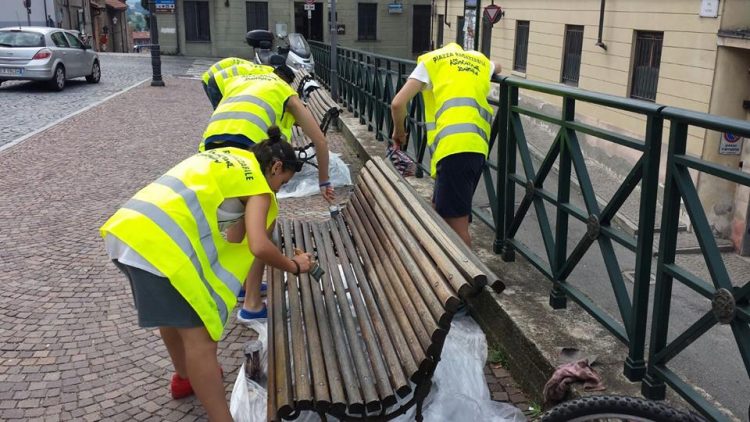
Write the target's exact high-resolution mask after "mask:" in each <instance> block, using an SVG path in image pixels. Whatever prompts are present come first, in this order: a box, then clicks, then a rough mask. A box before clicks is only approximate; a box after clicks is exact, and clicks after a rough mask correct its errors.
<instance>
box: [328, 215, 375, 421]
mask: <svg viewBox="0 0 750 422" xmlns="http://www.w3.org/2000/svg"><path fill="white" fill-rule="evenodd" d="M319 228H320V230H321V232H322V240H323V247H324V248H325V251H326V261H325V262H324V263H325V264H326V266H327V267H328V271H329V274H330V276H331V277H330V279H331V280H332V282H333V288H334V292H335V297H336V302H337V304H338V307H339V312H338V314H339V315H340V316H341V317H342V320H343V326H344V333H345V334H346V337H345V341H346V344H347V346H348V347H347V348H348V349H349V353H350V355H351V357H352V360H353V363H354V371H355V375H356V376H357V379H358V381H359V386H360V389H361V392H362V393H363V395H364V402H365V407H366V408H367V410H369V411H376V410H379V409H380V404H379V402H380V400H379V397H378V393H377V391H376V390H375V377H374V376H373V373H372V369H371V368H370V364H369V363H368V361H367V358H366V357H365V352H364V350H363V349H362V342H361V341H360V338H359V336H360V334H358V333H357V323H356V322H355V315H354V313H353V312H352V308H351V305H350V304H349V300H348V298H347V290H348V291H349V293H350V294H349V296H351V297H352V301H353V300H354V298H353V296H354V295H353V294H351V285H352V284H356V280H354V279H349V280H347V283H346V286H345V285H344V280H343V279H342V277H341V269H343V265H344V262H340V261H339V260H338V259H337V258H336V254H335V252H334V248H333V240H332V239H331V236H330V234H331V233H330V230H331V228H330V225H329V224H327V223H322V224H320V226H319ZM347 286H349V289H347ZM328 305H329V306H335V304H328ZM357 317H359V316H357ZM368 334H369V335H371V334H372V333H366V332H364V331H363V332H361V335H362V336H363V337H364V336H366V335H368Z"/></svg>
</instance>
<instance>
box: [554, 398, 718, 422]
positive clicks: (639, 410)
mask: <svg viewBox="0 0 750 422" xmlns="http://www.w3.org/2000/svg"><path fill="white" fill-rule="evenodd" d="M597 420H605V421H606V420H626V421H638V422H706V420H705V419H703V418H702V417H700V416H698V415H696V414H694V413H686V412H683V411H681V410H678V409H675V408H673V407H672V406H670V405H668V404H666V403H663V402H655V401H651V400H645V399H641V398H637V397H627V396H590V397H583V398H579V399H575V400H571V401H567V402H564V403H561V404H559V405H557V406H555V407H553V408H552V409H550V410H548V411H547V412H545V413H544V414H543V415H542V417H541V421H542V422H589V421H597Z"/></svg>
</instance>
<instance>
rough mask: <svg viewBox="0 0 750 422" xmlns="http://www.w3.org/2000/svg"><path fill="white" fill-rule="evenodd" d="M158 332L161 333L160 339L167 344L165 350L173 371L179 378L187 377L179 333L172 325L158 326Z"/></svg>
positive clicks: (183, 348) (183, 350) (183, 346)
mask: <svg viewBox="0 0 750 422" xmlns="http://www.w3.org/2000/svg"><path fill="white" fill-rule="evenodd" d="M159 333H160V334H161V339H162V340H163V341H164V345H165V346H167V352H169V357H170V359H172V365H174V370H175V372H177V375H179V376H180V378H187V377H188V375H187V366H186V365H185V345H184V344H182V338H181V337H180V333H178V332H177V329H176V328H173V327H159Z"/></svg>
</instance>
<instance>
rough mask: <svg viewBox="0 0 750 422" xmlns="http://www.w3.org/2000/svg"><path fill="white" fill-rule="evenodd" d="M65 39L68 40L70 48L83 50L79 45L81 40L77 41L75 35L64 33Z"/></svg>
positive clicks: (81, 45)
mask: <svg viewBox="0 0 750 422" xmlns="http://www.w3.org/2000/svg"><path fill="white" fill-rule="evenodd" d="M65 37H66V38H68V43H69V44H70V46H71V47H73V48H83V44H81V40H79V39H78V37H76V36H75V35H73V34H70V33H67V32H66V33H65Z"/></svg>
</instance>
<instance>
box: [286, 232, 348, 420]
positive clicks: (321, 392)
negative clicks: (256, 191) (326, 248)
mask: <svg viewBox="0 0 750 422" xmlns="http://www.w3.org/2000/svg"><path fill="white" fill-rule="evenodd" d="M306 237H307V239H306ZM294 239H295V244H296V245H297V247H298V248H301V249H303V250H312V249H308V247H307V240H308V239H309V232H307V236H306V235H305V232H304V230H303V228H302V222H301V221H294ZM311 246H312V244H311ZM312 283H314V281H313V280H312V279H311V278H310V276H309V275H308V274H307V273H305V274H302V275H301V276H300V282H299V287H300V295H301V297H302V313H303V314H304V324H305V336H306V340H307V346H308V350H307V353H308V354H309V356H310V373H311V379H310V383H311V384H312V385H313V392H314V397H315V408H316V409H319V410H321V411H325V410H326V409H327V408H328V407H329V406H330V404H331V395H330V393H329V391H328V377H327V376H326V371H325V368H326V367H325V363H324V358H323V357H324V356H325V355H324V352H323V348H322V346H321V341H320V332H319V330H318V317H317V314H316V310H315V307H314V305H313V303H314V299H313V295H316V296H320V288H319V287H317V284H316V287H315V289H313V287H312ZM342 396H343V392H342Z"/></svg>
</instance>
